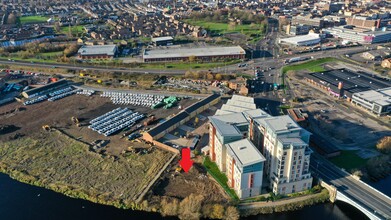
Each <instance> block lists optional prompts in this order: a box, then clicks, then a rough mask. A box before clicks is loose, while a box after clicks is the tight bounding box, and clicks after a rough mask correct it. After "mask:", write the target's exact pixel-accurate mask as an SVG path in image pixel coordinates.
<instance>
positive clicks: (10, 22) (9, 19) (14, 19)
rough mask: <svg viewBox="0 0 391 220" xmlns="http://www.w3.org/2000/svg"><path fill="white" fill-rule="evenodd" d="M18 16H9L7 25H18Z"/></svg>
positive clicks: (12, 14)
mask: <svg viewBox="0 0 391 220" xmlns="http://www.w3.org/2000/svg"><path fill="white" fill-rule="evenodd" d="M16 20H17V18H16V15H15V14H14V13H11V14H9V15H8V19H7V24H16Z"/></svg>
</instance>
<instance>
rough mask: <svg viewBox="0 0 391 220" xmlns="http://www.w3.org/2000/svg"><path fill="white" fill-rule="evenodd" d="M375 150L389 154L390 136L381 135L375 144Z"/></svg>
mask: <svg viewBox="0 0 391 220" xmlns="http://www.w3.org/2000/svg"><path fill="white" fill-rule="evenodd" d="M376 148H377V150H379V151H380V152H382V153H385V154H390V153H391V136H386V137H383V138H382V139H380V140H379V142H378V143H377V145H376Z"/></svg>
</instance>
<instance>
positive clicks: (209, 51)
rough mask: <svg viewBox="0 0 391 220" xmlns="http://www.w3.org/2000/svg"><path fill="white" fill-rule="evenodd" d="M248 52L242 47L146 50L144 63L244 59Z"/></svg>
mask: <svg viewBox="0 0 391 220" xmlns="http://www.w3.org/2000/svg"><path fill="white" fill-rule="evenodd" d="M245 55H246V52H245V50H244V49H243V48H241V47H240V46H233V47H200V48H185V47H179V48H165V49H153V50H152V49H145V50H144V53H143V61H144V62H146V63H149V62H170V61H188V60H189V59H192V58H191V57H194V59H195V60H200V61H212V60H219V59H244V58H245Z"/></svg>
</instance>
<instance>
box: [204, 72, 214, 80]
mask: <svg viewBox="0 0 391 220" xmlns="http://www.w3.org/2000/svg"><path fill="white" fill-rule="evenodd" d="M213 78H214V76H213V74H212V73H208V74H206V79H207V80H213Z"/></svg>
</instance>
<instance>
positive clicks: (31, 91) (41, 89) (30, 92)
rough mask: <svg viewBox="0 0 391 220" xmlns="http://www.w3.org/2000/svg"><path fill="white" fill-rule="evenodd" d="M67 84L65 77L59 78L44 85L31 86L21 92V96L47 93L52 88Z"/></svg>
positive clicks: (28, 96)
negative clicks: (31, 87)
mask: <svg viewBox="0 0 391 220" xmlns="http://www.w3.org/2000/svg"><path fill="white" fill-rule="evenodd" d="M66 85H68V81H67V80H66V79H60V80H58V81H57V82H52V83H48V84H46V85H44V86H41V87H37V88H33V89H29V90H26V91H24V92H22V95H23V97H25V98H27V99H29V98H33V97H36V96H40V95H44V94H47V93H49V92H51V91H53V90H56V89H59V88H61V87H64V86H66Z"/></svg>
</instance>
